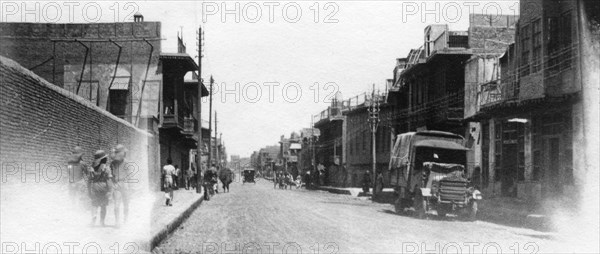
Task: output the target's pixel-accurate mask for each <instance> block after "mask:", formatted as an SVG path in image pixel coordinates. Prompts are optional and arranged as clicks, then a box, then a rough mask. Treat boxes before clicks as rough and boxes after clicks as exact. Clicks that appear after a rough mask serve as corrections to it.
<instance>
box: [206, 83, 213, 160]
mask: <svg viewBox="0 0 600 254" xmlns="http://www.w3.org/2000/svg"><path fill="white" fill-rule="evenodd" d="M213 82H214V79H213V77H212V75H210V88H209V89H208V98H209V99H208V163H207V165H206V167H207V168H210V167H211V166H212V148H213V147H212V94H213V93H212V89H213Z"/></svg>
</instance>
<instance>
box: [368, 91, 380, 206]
mask: <svg viewBox="0 0 600 254" xmlns="http://www.w3.org/2000/svg"><path fill="white" fill-rule="evenodd" d="M378 97H379V94H375V84H373V92H372V93H371V105H370V106H369V125H370V126H371V141H372V142H371V144H372V152H373V153H372V154H371V156H372V158H373V168H372V169H373V171H372V172H373V198H372V200H375V196H376V195H377V193H375V192H376V189H377V152H376V148H377V146H376V145H377V140H376V134H377V127H378V125H379V98H378Z"/></svg>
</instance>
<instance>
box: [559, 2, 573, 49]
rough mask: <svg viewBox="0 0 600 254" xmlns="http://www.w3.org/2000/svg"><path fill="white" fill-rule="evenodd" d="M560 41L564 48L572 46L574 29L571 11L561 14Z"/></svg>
mask: <svg viewBox="0 0 600 254" xmlns="http://www.w3.org/2000/svg"><path fill="white" fill-rule="evenodd" d="M560 30H561V33H560V36H561V38H560V42H561V46H562V47H563V48H565V47H570V46H571V42H572V36H573V34H572V29H571V12H570V11H569V12H565V13H563V14H562V15H561V16H560Z"/></svg>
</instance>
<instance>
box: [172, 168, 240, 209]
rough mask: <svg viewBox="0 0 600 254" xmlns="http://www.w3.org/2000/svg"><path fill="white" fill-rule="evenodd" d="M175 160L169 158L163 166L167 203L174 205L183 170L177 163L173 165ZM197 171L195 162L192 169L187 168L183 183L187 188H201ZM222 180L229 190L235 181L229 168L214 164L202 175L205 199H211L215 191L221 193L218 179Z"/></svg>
mask: <svg viewBox="0 0 600 254" xmlns="http://www.w3.org/2000/svg"><path fill="white" fill-rule="evenodd" d="M172 164H173V161H172V160H171V159H167V164H166V165H165V166H163V168H162V177H163V190H164V192H165V205H166V206H173V198H174V194H173V191H174V190H175V189H177V188H178V182H181V178H180V177H181V175H182V174H181V170H180V169H179V167H178V166H177V165H175V166H173V165H172ZM197 177H198V175H197V172H196V170H195V167H194V164H192V167H190V169H188V170H185V172H184V174H183V182H184V183H183V184H184V186H185V189H186V190H189V189H190V188H191V189H194V188H199V186H196V180H197ZM217 179H219V180H221V183H222V186H223V192H229V185H230V184H231V182H233V173H232V172H231V170H230V169H228V168H223V169H221V168H220V167H217V166H216V165H215V164H213V165H212V166H211V167H210V168H209V169H208V170H206V171H205V172H204V174H203V176H202V186H201V187H202V188H203V190H204V199H205V200H210V197H211V196H212V195H214V194H215V193H219V189H218V187H217V184H218V180H217Z"/></svg>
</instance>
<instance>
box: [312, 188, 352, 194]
mask: <svg viewBox="0 0 600 254" xmlns="http://www.w3.org/2000/svg"><path fill="white" fill-rule="evenodd" d="M315 189H317V190H322V191H327V192H330V193H334V194H342V195H352V192H351V191H350V190H344V189H336V188H328V187H325V186H317V187H316V188H315Z"/></svg>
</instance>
